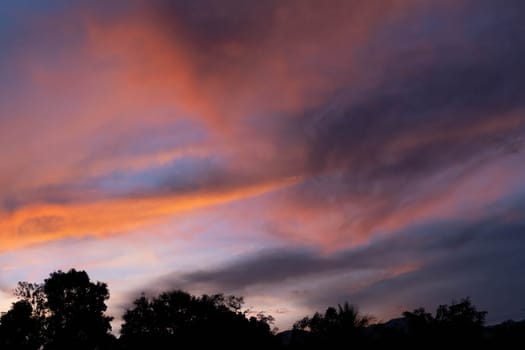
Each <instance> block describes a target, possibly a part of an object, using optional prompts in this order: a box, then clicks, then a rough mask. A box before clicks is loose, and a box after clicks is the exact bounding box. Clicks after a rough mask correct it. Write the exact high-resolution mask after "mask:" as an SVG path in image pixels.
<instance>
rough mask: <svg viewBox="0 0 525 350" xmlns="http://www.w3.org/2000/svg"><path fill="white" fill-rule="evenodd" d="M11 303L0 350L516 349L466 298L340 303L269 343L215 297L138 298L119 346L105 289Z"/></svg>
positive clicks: (53, 289)
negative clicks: (394, 306)
mask: <svg viewBox="0 0 525 350" xmlns="http://www.w3.org/2000/svg"><path fill="white" fill-rule="evenodd" d="M15 295H17V296H18V298H19V301H17V302H15V303H13V305H12V307H11V309H10V310H9V311H7V312H6V313H3V314H2V315H1V317H0V349H6V350H12V349H13V350H14V349H21V350H54V349H80V350H88V349H89V350H95V349H96V350H103V349H121V350H135V349H174V348H180V349H189V348H201V347H216V348H243V347H248V348H255V349H262V348H266V349H273V348H283V349H313V348H327V349H330V348H356V347H372V348H379V347H381V348H385V347H390V348H391V347H397V346H401V347H405V348H406V347H408V348H412V347H434V346H440V347H443V346H458V345H467V346H469V347H483V348H487V347H489V348H521V347H523V346H525V321H521V322H515V321H506V322H503V323H501V324H499V325H495V326H488V327H486V326H485V317H486V314H487V313H486V312H485V311H479V310H478V309H477V308H476V306H475V305H474V304H473V303H472V301H471V300H470V299H469V298H465V299H462V300H460V301H459V302H452V303H451V304H449V305H440V306H439V307H438V308H437V310H436V312H435V314H431V313H429V312H427V311H426V310H425V309H424V308H418V309H415V310H413V311H405V312H403V317H400V318H396V319H392V320H390V321H388V322H386V323H381V324H371V321H372V320H373V318H372V317H370V316H367V315H362V314H360V313H359V312H358V309H357V307H355V306H353V305H350V304H348V303H345V304H343V305H338V306H337V307H329V308H327V309H326V311H325V312H324V313H319V312H316V313H315V314H314V315H313V316H311V317H309V316H307V317H305V318H303V319H301V320H299V321H297V322H296V323H295V325H294V328H293V330H289V331H285V332H282V333H279V334H274V332H272V331H271V329H270V325H271V324H272V323H273V318H272V317H271V316H267V315H264V314H258V315H257V316H256V317H247V314H248V312H247V311H242V306H243V299H242V298H240V297H235V296H225V295H223V294H216V295H202V296H200V297H198V296H193V295H190V294H188V293H186V292H184V291H180V290H174V291H169V292H164V293H162V294H160V295H158V296H156V297H153V298H147V297H146V296H144V295H142V296H141V297H139V298H138V299H136V300H135V302H134V304H133V306H132V307H131V308H130V309H129V310H127V311H126V312H125V314H124V316H123V321H124V323H123V325H122V328H121V331H120V332H121V336H120V338H118V339H117V338H115V337H114V336H113V335H111V333H110V331H111V326H110V321H111V317H108V316H106V315H105V312H106V301H107V300H108V298H109V291H108V287H107V285H106V284H105V283H101V282H96V283H94V282H91V281H90V279H89V276H88V275H87V273H86V272H85V271H77V270H74V269H72V270H70V271H68V272H62V271H57V272H53V273H51V274H50V276H49V278H47V279H46V280H44V282H43V283H40V284H39V283H28V282H20V283H19V284H18V287H17V289H16V290H15Z"/></svg>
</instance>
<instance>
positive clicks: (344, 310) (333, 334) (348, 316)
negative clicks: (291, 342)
mask: <svg viewBox="0 0 525 350" xmlns="http://www.w3.org/2000/svg"><path fill="white" fill-rule="evenodd" d="M371 320H372V317H370V316H367V315H361V314H360V313H359V311H358V309H357V307H355V306H353V305H350V304H348V303H345V304H344V305H342V306H341V305H338V306H337V309H336V308H334V307H329V308H327V309H326V311H325V313H324V314H321V313H319V312H316V313H315V314H314V315H313V316H312V317H311V318H310V317H308V316H307V317H305V318H303V319H302V320H299V321H298V322H296V323H295V324H294V329H295V330H303V331H304V330H307V331H309V332H310V334H311V335H312V336H313V337H314V342H318V343H322V344H325V345H334V346H335V344H349V343H351V342H354V343H355V342H356V341H357V340H358V339H359V338H361V337H362V335H363V332H362V331H363V329H364V327H366V326H368V325H369V323H370V322H371Z"/></svg>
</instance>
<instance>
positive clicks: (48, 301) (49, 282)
mask: <svg viewBox="0 0 525 350" xmlns="http://www.w3.org/2000/svg"><path fill="white" fill-rule="evenodd" d="M15 294H16V295H17V296H18V297H19V298H20V299H21V300H22V301H23V302H24V303H25V304H27V305H29V306H31V318H32V319H34V320H37V321H38V322H39V323H40V325H41V330H40V333H41V334H42V339H41V341H42V345H43V346H44V349H46V350H47V349H64V348H75V349H102V348H106V347H108V346H109V344H110V343H111V341H112V336H111V335H110V333H109V331H110V330H111V325H110V321H111V319H112V318H111V317H108V316H105V314H104V312H105V311H106V309H107V306H106V303H105V302H106V300H107V299H108V298H109V291H108V288H107V285H106V284H105V283H101V282H97V283H93V282H91V281H90V279H89V276H88V274H87V273H86V272H85V271H77V270H75V269H71V270H69V271H68V272H62V271H60V270H59V271H56V272H53V273H51V274H50V276H49V278H47V279H46V280H44V283H43V284H35V283H27V282H20V283H19V285H18V288H17V290H16V291H15Z"/></svg>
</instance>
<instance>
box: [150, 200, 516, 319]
mask: <svg viewBox="0 0 525 350" xmlns="http://www.w3.org/2000/svg"><path fill="white" fill-rule="evenodd" d="M506 206H507V208H506V209H504V210H500V211H499V212H498V213H494V214H492V215H490V216H488V217H485V218H480V219H476V220H456V221H448V222H445V221H443V222H435V223H427V224H425V225H418V226H413V227H411V228H408V229H407V230H405V231H403V232H399V233H397V234H395V235H391V236H388V237H385V238H382V239H376V240H374V241H372V242H370V243H368V244H366V245H363V246H358V247H356V248H353V249H348V250H345V251H342V252H338V253H334V254H331V255H326V254H322V253H320V252H316V251H314V250H311V249H302V248H283V249H279V250H272V251H262V252H259V253H258V254H255V255H249V256H246V257H244V258H240V259H238V260H235V261H232V262H231V263H229V264H227V265H224V266H222V267H219V268H216V269H210V270H206V271H193V272H189V273H185V274H182V275H181V274H180V273H174V274H172V275H169V276H165V277H164V278H162V279H161V280H159V281H157V283H156V284H153V285H155V286H156V288H157V289H150V290H152V291H159V290H163V289H168V288H183V289H188V290H201V291H202V290H204V291H211V292H217V291H222V292H227V293H235V294H241V295H242V294H244V295H245V296H247V297H248V298H249V297H250V296H254V295H257V293H259V292H260V291H266V292H267V291H268V290H271V291H273V292H274V293H275V294H276V295H288V297H290V298H294V300H296V301H299V302H300V303H302V304H304V305H307V306H308V307H310V308H312V309H321V308H324V307H326V306H328V305H334V304H336V303H341V302H344V301H350V302H353V303H357V304H359V305H362V306H363V309H364V310H386V311H384V312H385V314H386V315H388V316H389V317H394V316H396V315H398V314H399V313H400V312H401V311H402V310H397V312H398V314H392V308H393V307H394V306H396V305H400V307H404V308H407V309H408V308H412V307H414V308H415V307H418V306H421V305H422V306H427V307H429V308H431V309H432V308H433V307H435V306H436V305H437V304H439V303H446V302H449V301H450V300H452V299H454V298H455V299H458V298H462V297H465V296H471V297H473V298H474V301H475V302H476V303H477V304H479V306H480V307H482V308H485V309H487V310H489V321H491V322H496V321H501V320H502V319H505V318H509V317H514V318H519V317H523V316H525V315H521V314H520V313H521V310H522V308H523V307H524V306H525V305H524V304H523V299H522V295H523V293H524V292H525V282H524V281H523V278H521V266H523V264H524V263H525V257H524V255H523V254H521V250H522V247H523V246H524V245H525V235H524V233H525V217H523V215H520V216H518V217H515V218H512V219H509V218H508V215H507V214H508V212H509V211H508V210H507V209H508V207H509V203H506ZM523 207H524V206H523V201H519V202H518V203H516V202H514V204H513V205H512V208H513V210H514V212H519V211H521V210H522V209H523ZM407 264H415V265H416V266H417V268H416V269H415V270H408V271H406V272H403V271H401V272H400V273H396V274H394V275H393V276H390V277H387V278H380V279H379V280H378V281H377V282H373V283H371V284H365V285H364V287H358V286H359V285H360V284H361V283H362V282H363V281H362V280H361V279H360V277H359V276H360V274H361V273H363V272H367V271H368V272H370V271H372V272H373V271H377V272H379V276H381V271H383V272H384V271H389V270H392V271H395V270H396V269H398V268H403V267H404V266H406V265H407ZM326 276H334V278H333V279H331V280H330V282H326V281H325V282H323V283H322V284H319V282H318V281H319V280H322V279H323V278H325V277H326ZM337 276H339V277H337ZM305 281H308V282H306V284H305V283H304V282H305ZM294 284H299V285H301V286H302V287H301V288H303V289H298V290H295V289H293V288H292V289H290V286H291V285H294ZM305 285H306V287H305Z"/></svg>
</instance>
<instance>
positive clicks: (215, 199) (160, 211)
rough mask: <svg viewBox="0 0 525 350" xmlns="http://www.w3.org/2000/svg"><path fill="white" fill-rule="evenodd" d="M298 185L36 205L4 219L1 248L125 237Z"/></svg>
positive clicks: (288, 181)
mask: <svg viewBox="0 0 525 350" xmlns="http://www.w3.org/2000/svg"><path fill="white" fill-rule="evenodd" d="M297 181H298V179H297V178H291V179H290V178H288V179H283V180H280V181H273V182H267V183H259V184H255V185H251V186H245V187H241V188H235V189H232V190H230V191H222V192H221V191H219V192H215V193H192V194H188V195H179V196H176V197H171V196H164V197H163V196H159V197H155V198H126V199H120V200H111V201H101V202H95V203H87V204H73V205H32V206H28V207H25V208H22V209H20V210H18V211H16V212H14V213H12V214H4V215H3V216H2V217H1V221H0V231H1V232H2V235H1V236H0V247H1V250H2V251H8V250H13V249H17V248H20V247H24V246H28V245H31V244H36V243H43V242H46V241H50V240H56V239H62V238H69V237H83V236H105V235H110V234H115V233H121V232H125V231H127V230H131V229H136V228H137V227H141V226H144V225H147V224H149V223H152V222H156V221H159V220H162V219H164V218H166V217H168V216H170V215H173V214H175V213H179V212H184V211H191V210H197V209H201V208H205V207H209V206H213V205H220V204H224V203H228V202H231V201H236V200H240V199H245V198H249V197H254V196H258V195H261V194H263V193H266V192H269V191H273V190H276V189H279V188H283V187H286V186H290V185H291V184H293V183H295V182H297Z"/></svg>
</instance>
